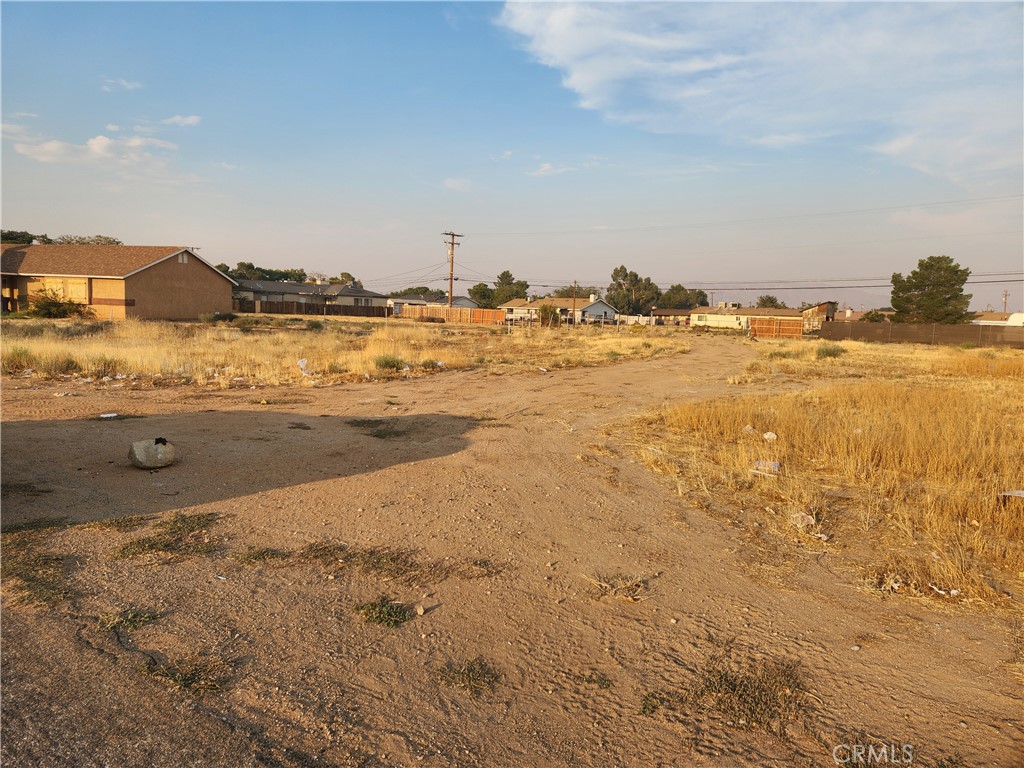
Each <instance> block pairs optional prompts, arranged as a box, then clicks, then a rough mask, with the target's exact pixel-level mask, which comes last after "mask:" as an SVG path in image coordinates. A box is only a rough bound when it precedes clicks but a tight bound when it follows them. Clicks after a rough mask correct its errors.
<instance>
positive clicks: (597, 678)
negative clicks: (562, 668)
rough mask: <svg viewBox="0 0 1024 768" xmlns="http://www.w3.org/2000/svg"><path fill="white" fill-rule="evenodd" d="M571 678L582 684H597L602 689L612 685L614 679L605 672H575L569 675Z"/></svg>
mask: <svg viewBox="0 0 1024 768" xmlns="http://www.w3.org/2000/svg"><path fill="white" fill-rule="evenodd" d="M569 679H570V680H572V681H573V682H575V683H580V684H581V685H596V686H597V687H598V688H600V689H601V690H602V691H605V690H608V689H609V688H611V687H612V679H611V678H610V677H608V675H606V674H604V673H603V672H588V673H587V674H585V675H584V674H581V673H574V674H570V675H569Z"/></svg>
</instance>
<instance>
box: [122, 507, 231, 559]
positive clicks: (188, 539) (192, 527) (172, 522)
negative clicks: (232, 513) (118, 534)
mask: <svg viewBox="0 0 1024 768" xmlns="http://www.w3.org/2000/svg"><path fill="white" fill-rule="evenodd" d="M219 517H220V515H218V514H216V513H214V512H205V513H199V514H195V515H182V514H177V515H175V516H174V517H171V518H169V519H167V520H162V521H160V522H159V523H156V524H155V525H154V526H153V527H154V528H156V529H157V531H158V532H157V533H156V534H155V535H153V536H143V537H142V538H138V539H134V540H132V541H129V542H127V543H126V544H123V545H122V546H121V547H119V548H118V549H117V550H116V551H115V552H114V558H115V559H122V558H129V557H138V556H139V555H148V554H165V555H171V556H172V557H184V556H187V555H205V554H209V553H211V552H214V551H216V549H217V547H216V545H215V544H214V543H213V542H211V541H210V537H209V535H208V533H207V528H208V527H209V526H210V525H211V524H213V523H214V522H215V521H216V520H217V519H218V518H219Z"/></svg>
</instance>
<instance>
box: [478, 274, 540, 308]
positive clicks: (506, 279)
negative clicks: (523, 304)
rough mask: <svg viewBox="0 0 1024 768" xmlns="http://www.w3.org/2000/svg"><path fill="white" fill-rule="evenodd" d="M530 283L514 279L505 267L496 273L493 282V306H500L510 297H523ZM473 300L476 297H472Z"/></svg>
mask: <svg viewBox="0 0 1024 768" xmlns="http://www.w3.org/2000/svg"><path fill="white" fill-rule="evenodd" d="M529 290H530V284H529V283H528V282H526V281H525V280H516V279H515V277H513V276H512V273H511V272H509V271H508V270H507V269H506V270H505V271H504V272H502V273H501V274H500V275H498V279H497V280H496V281H495V282H494V306H495V307H500V306H501V305H502V304H505V303H506V302H509V301H512V299H525V298H526V296H527V291H529ZM473 298H474V301H475V300H476V297H473Z"/></svg>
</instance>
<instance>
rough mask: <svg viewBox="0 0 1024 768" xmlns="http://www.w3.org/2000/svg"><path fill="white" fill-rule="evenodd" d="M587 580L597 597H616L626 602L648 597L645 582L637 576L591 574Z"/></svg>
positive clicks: (639, 600) (637, 601)
mask: <svg viewBox="0 0 1024 768" xmlns="http://www.w3.org/2000/svg"><path fill="white" fill-rule="evenodd" d="M589 581H590V583H591V584H593V585H594V590H595V592H596V593H597V597H598V598H602V597H616V598H618V599H619V600H625V601H626V602H627V603H639V602H641V601H643V600H646V599H647V597H648V595H647V582H646V581H644V580H643V579H641V578H640V577H638V576H593V577H590V579H589Z"/></svg>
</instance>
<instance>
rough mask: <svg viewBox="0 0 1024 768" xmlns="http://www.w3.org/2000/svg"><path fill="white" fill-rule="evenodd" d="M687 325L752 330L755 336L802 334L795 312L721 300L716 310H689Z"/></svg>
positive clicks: (710, 308) (799, 313) (799, 314)
mask: <svg viewBox="0 0 1024 768" xmlns="http://www.w3.org/2000/svg"><path fill="white" fill-rule="evenodd" d="M690 326H691V327H693V328H718V329H723V330H733V331H745V332H748V331H750V329H751V327H753V328H754V330H755V333H757V334H758V335H766V336H767V335H770V336H787V337H788V336H800V335H801V334H802V333H803V327H804V318H803V314H802V313H801V312H800V310H799V309H768V308H764V307H741V306H740V305H739V304H737V303H734V302H724V301H723V302H720V303H719V305H718V306H717V307H697V308H696V309H691V310H690Z"/></svg>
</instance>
